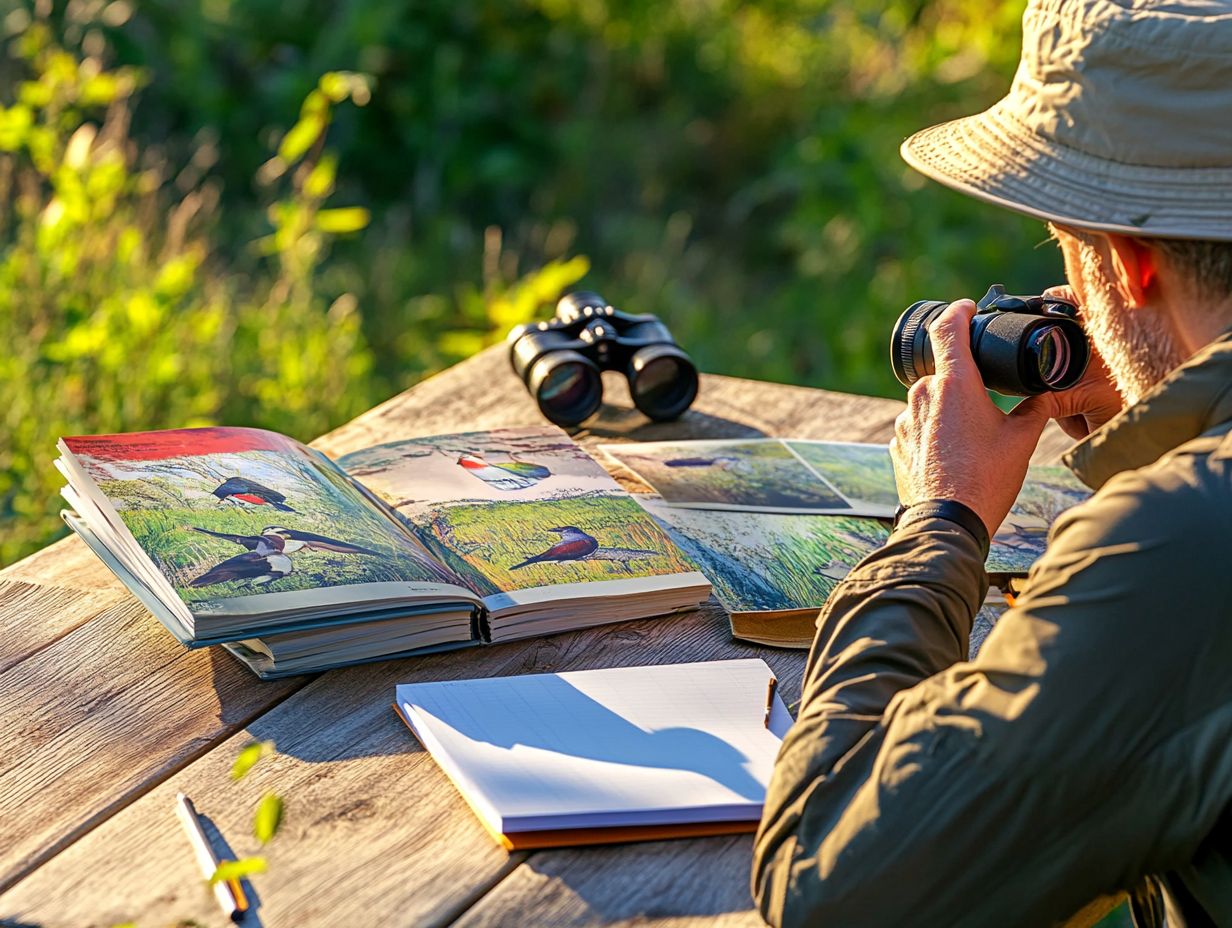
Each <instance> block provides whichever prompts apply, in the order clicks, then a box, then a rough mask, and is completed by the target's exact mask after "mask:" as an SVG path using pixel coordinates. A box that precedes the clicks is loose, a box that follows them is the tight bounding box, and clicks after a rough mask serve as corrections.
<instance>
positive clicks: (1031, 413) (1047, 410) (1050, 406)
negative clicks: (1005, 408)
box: [1009, 393, 1071, 428]
mask: <svg viewBox="0 0 1232 928" xmlns="http://www.w3.org/2000/svg"><path fill="white" fill-rule="evenodd" d="M1062 395H1063V394H1060V393H1040V394H1039V395H1038V396H1028V397H1027V398H1026V399H1025V400H1023V401H1022V402H1021V403H1019V404H1018V405H1017V406H1015V407H1014V408H1013V409H1012V410H1010V414H1009V417H1010V418H1011V419H1018V420H1020V421H1022V420H1028V421H1030V420H1039V422H1040V428H1043V427H1044V425H1046V424H1047V423H1048V420H1049V419H1056V418H1060V417H1061V416H1068V415H1071V413H1069V412H1064V411H1062V409H1061V404H1060V403H1058V402H1057V397H1059V396H1062Z"/></svg>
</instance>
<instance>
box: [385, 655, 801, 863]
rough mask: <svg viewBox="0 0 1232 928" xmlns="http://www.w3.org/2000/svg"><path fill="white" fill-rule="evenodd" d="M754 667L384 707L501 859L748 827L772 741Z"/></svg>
mask: <svg viewBox="0 0 1232 928" xmlns="http://www.w3.org/2000/svg"><path fill="white" fill-rule="evenodd" d="M772 676H773V674H772V672H771V670H770V668H769V667H768V666H767V665H766V663H765V662H764V661H761V660H757V659H751V660H733V661H712V662H708V663H696V664H672V665H666V666H659V667H628V668H618V669H611V670H584V671H575V672H568V673H553V674H531V675H526V676H519V677H495V678H488V679H482V680H458V681H446V682H440V683H416V684H409V685H401V686H398V687H397V691H396V695H395V704H394V708H395V709H396V710H397V712H398V714H399V715H400V716H401V717H402V719H403V721H405V722H406V723H407V725H408V726H410V728H411V730H412V731H413V732H414V733H415V735H416V737H418V738H419V740H420V741H421V742H422V743H423V745H424V746H425V747H426V748H427V749H428V750H429V751H430V752H431V753H432V756H433V757H434V758H435V759H436V761H437V763H438V764H440V766H441V768H442V769H443V770H444V771H445V773H446V774H448V775H449V778H450V779H451V780H452V781H453V783H454V785H455V786H456V787H457V788H458V790H459V792H461V793H462V796H463V797H464V798H465V799H466V801H467V802H468V803H469V804H470V806H471V808H472V809H473V810H474V811H475V814H476V815H478V816H479V819H480V821H482V822H483V824H484V825H485V826H486V827H487V829H488V830H489V831H490V832H491V833H492V834H493V836H495V837H496V838H497V840H498V841H500V843H501V844H503V845H504V846H505V847H506V848H508V849H510V850H516V849H521V848H530V847H551V846H563V845H570V844H599V843H608V842H614V841H629V840H650V839H659V838H669V837H691V836H695V835H700V834H731V833H736V832H742V831H752V830H753V829H754V828H755V827H756V825H757V821H758V819H759V818H760V817H761V810H762V804H763V803H764V801H765V796H766V787H767V785H768V783H769V780H770V772H771V770H772V769H773V767H774V759H775V757H776V756H777V754H778V749H779V745H780V743H781V742H782V739H783V735H784V734H785V733H786V731H787V729H788V728H789V727H790V725H791V716H790V714H789V713H788V711H787V707H786V706H785V705H784V704H783V702H782V700H781V699H780V698H779V696H778V694H777V693H776V694H775V696H774V701H773V704H772V707H771V713H770V720H769V725H768V726H767V725H766V723H765V705H766V695H767V685H768V683H769V681H770V679H771V678H772Z"/></svg>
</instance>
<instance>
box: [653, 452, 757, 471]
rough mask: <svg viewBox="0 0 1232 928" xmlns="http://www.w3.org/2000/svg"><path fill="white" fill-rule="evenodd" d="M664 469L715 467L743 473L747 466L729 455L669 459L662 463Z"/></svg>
mask: <svg viewBox="0 0 1232 928" xmlns="http://www.w3.org/2000/svg"><path fill="white" fill-rule="evenodd" d="M663 466H664V467H671V468H680V467H717V468H718V469H719V470H730V471H743V470H746V469H747V464H746V463H745V462H744V461H742V460H741V459H740V458H737V457H732V456H731V455H720V456H719V457H714V458H669V459H667V460H666V461H664V462H663Z"/></svg>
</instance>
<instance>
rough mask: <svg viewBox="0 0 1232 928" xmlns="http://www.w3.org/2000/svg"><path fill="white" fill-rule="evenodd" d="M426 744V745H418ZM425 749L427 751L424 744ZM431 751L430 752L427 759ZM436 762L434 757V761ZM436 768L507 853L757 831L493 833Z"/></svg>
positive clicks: (727, 825) (686, 826) (702, 825)
mask: <svg viewBox="0 0 1232 928" xmlns="http://www.w3.org/2000/svg"><path fill="white" fill-rule="evenodd" d="M392 706H393V710H394V715H396V716H398V718H400V719H401V720H402V724H403V725H405V726H406V727H407V729H408V730H409V731H410V733H411V735H412V736H414V738H415V740H416V741H419V736H418V735H416V734H415V729H414V728H412V727H411V722H410V719H408V718H407V717H406V714H405V713H404V712H403V711H402V710H401V709H400V708H398V704H397V703H393V704H392ZM419 743H420V744H421V745H423V742H422V741H420V742H419ZM424 750H425V751H427V750H428V748H427V746H426V745H424ZM431 755H432V752H431V751H428V756H431ZM433 759H434V760H435V758H433ZM437 767H438V768H439V769H440V770H442V771H444V773H445V776H446V777H447V778H448V779H449V782H450V783H452V784H453V788H454V789H456V790H457V791H458V795H460V796H461V797H462V799H463V801H464V802H465V803H466V804H467V806H469V807H470V810H471V812H473V813H474V815H475V818H477V819H479V822H480V824H481V825H483V828H484V831H486V832H487V833H488V834H490V835H491V836H492V837H493V838H495V839H496V843H497V844H499V845H500V846H501V847H503V848H504V849H505V850H507V851H529V850H538V849H541V848H549V847H577V846H579V845H586V844H623V843H625V842H629V841H669V840H673V839H677V838H705V837H710V836H712V835H743V834H752V833H753V832H755V831H756V830H757V824H758V823H757V822H755V821H747V820H746V821H735V822H682V823H681V824H679V825H617V826H612V827H610V828H561V829H556V830H551V831H523V832H518V833H515V834H501V833H500V832H499V831H496V830H494V829H493V828H492V827H491V826H490V825H489V824H488V821H487V819H486V818H484V817H483V816H482V815H480V814H479V810H478V809H477V808H475V804H474V803H472V802H471V801H470V799H469V798H468V797H467V795H466V791H465V790H463V789H462V788H461V786H460V785H459V784H458V781H457V780H455V779H454V778H453V777H452V776H451V775H450V773H449V771H448V770H445V768H444V767H442V766H441V765H440V764H437Z"/></svg>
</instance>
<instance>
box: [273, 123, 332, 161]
mask: <svg viewBox="0 0 1232 928" xmlns="http://www.w3.org/2000/svg"><path fill="white" fill-rule="evenodd" d="M324 131H325V116H324V115H322V114H320V113H310V114H307V115H305V116H303V117H301V118H300V120H299V122H297V123H296V124H295V125H293V126H292V127H291V128H290V130H289V131H288V132H287V134H286V135H284V136H283V137H282V143H281V144H280V145H279V146H278V157H279V158H281V159H282V160H283V161H285V162H286V163H287V164H294V163H295V162H297V161H299V159H300V158H302V157H303V156H304V155H305V154H306V153H307V151H308V149H310V148H311V147H312V146H313V145H315V144H316V141H317V139H319V138H320V137H321V133H322V132H324Z"/></svg>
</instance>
